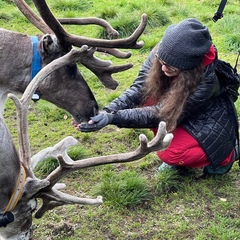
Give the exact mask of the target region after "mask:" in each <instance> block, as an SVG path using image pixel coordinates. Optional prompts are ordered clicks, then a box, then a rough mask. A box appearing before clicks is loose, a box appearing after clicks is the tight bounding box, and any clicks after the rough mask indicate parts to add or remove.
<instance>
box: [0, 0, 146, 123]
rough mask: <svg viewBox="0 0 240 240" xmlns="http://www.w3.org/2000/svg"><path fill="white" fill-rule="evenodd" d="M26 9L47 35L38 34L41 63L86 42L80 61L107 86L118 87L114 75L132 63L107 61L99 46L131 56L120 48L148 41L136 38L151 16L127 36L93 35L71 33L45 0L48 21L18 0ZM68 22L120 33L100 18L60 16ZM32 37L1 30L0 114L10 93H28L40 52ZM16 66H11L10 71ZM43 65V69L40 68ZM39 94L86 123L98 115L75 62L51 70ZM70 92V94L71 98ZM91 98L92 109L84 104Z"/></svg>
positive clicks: (38, 4) (42, 7)
mask: <svg viewBox="0 0 240 240" xmlns="http://www.w3.org/2000/svg"><path fill="white" fill-rule="evenodd" d="M14 2H15V4H16V5H17V7H18V8H19V9H20V10H21V11H22V13H23V14H24V15H25V16H26V17H27V18H28V19H29V20H30V21H31V22H32V23H33V25H34V26H36V27H37V28H38V29H40V30H41V31H42V32H43V33H44V34H45V35H43V36H42V37H40V36H39V37H38V44H37V48H38V49H37V50H38V51H37V53H38V54H39V55H40V56H39V58H40V62H39V63H38V65H39V66H40V68H42V67H44V66H45V65H46V64H48V63H49V62H51V61H52V60H53V59H56V58H58V57H60V56H63V55H64V54H66V53H67V52H69V51H70V50H71V48H72V47H73V46H77V47H81V46H82V45H87V46H88V48H87V49H86V51H85V52H84V55H83V56H82V58H81V60H79V62H80V63H81V64H82V65H84V66H85V67H87V68H88V69H90V70H91V71H92V72H93V73H94V74H95V75H96V76H97V77H98V78H99V79H100V80H101V81H102V83H103V84H104V85H105V86H106V87H107V88H111V89H115V88H116V87H117V85H118V83H117V82H116V81H115V80H113V78H112V74H113V73H117V72H120V71H125V70H127V69H129V68H131V67H132V64H130V63H129V64H123V65H120V66H114V65H112V63H111V62H110V61H106V60H105V61H104V60H101V59H99V58H97V57H95V56H94V53H95V51H96V50H97V51H104V52H106V53H108V54H111V55H114V56H115V57H117V58H128V57H130V55H131V54H130V53H128V52H127V53H125V52H121V51H119V50H117V48H132V49H134V48H140V47H142V46H143V42H139V43H137V42H136V41H137V39H138V38H139V36H140V35H141V34H142V32H143V31H144V29H145V26H146V24H147V17H146V15H143V16H142V21H141V23H140V25H139V27H138V28H137V29H136V30H135V32H134V33H133V34H132V35H131V36H130V37H128V38H125V39H113V40H108V39H104V40H103V39H92V38H86V37H82V36H76V35H73V34H69V33H67V32H66V31H65V30H64V29H63V27H62V26H61V24H60V22H59V21H58V20H57V19H55V17H54V16H53V15H52V13H51V11H50V10H49V8H48V6H47V5H46V2H45V1H33V2H34V3H35V5H36V7H37V9H38V11H39V12H40V14H41V16H42V18H43V20H44V21H43V20H42V19H41V18H40V17H38V16H37V15H36V14H35V13H34V12H33V11H32V10H31V9H30V8H29V6H28V5H27V4H26V3H25V1H24V0H14ZM60 21H62V22H63V23H68V24H80V25H81V24H97V25H100V26H102V27H104V28H106V30H107V31H108V34H109V36H110V38H115V37H117V35H118V33H117V31H116V30H115V29H113V28H112V27H111V25H110V24H109V23H107V22H106V21H104V20H103V19H98V18H79V19H71V20H68V19H60ZM35 45H36V44H33V42H32V41H31V37H30V36H27V35H25V34H21V33H16V32H12V31H7V30H4V29H0V46H1V48H0V62H1V68H0V86H1V90H0V113H2V111H3V108H4V102H5V100H6V96H7V93H9V92H19V93H23V91H24V90H25V89H26V87H27V86H28V84H29V83H30V81H31V79H32V75H31V70H32V69H31V67H32V65H33V59H35V58H34V56H33V54H32V53H33V52H34V51H36V50H35V49H34V46H35ZM9 69H11V71H9ZM39 70H40V69H39ZM37 93H38V94H39V95H40V97H41V98H42V99H45V100H47V101H49V102H51V103H53V104H55V105H57V106H58V107H60V108H63V109H65V110H67V111H68V112H69V113H70V114H71V115H72V116H73V118H74V119H75V121H76V122H79V123H80V122H82V121H86V120H88V119H89V117H90V116H93V115H96V114H97V112H98V105H97V103H96V100H95V98H94V96H93V94H92V92H91V90H90V89H89V87H88V85H87V83H86V82H85V80H84V79H83V77H82V75H81V73H80V72H79V70H78V68H77V65H76V63H72V64H69V65H67V66H64V67H62V68H60V69H58V70H56V71H55V72H53V73H52V74H51V75H49V76H48V77H47V78H46V79H45V80H44V81H43V82H42V83H41V85H40V86H39V87H38V89H37ZM70 96H71V97H70ZM86 103H87V106H88V107H87V108H86V107H85V105H86Z"/></svg>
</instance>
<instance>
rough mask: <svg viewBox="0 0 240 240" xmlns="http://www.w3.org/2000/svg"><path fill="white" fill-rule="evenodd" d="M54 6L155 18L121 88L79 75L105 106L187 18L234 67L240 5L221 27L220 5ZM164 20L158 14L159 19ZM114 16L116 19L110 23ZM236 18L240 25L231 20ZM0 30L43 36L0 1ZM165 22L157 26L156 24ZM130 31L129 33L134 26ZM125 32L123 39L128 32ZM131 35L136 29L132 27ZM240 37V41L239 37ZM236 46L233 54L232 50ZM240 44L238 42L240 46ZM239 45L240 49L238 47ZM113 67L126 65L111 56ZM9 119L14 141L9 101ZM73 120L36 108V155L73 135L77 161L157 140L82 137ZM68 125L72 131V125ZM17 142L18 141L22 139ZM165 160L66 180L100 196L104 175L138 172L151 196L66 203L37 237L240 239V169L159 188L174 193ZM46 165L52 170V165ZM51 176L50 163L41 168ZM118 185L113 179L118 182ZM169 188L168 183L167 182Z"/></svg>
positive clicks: (114, 132)
mask: <svg viewBox="0 0 240 240" xmlns="http://www.w3.org/2000/svg"><path fill="white" fill-rule="evenodd" d="M28 2H30V1H28ZM48 2H49V5H50V6H51V8H52V9H53V11H54V13H55V14H56V16H58V17H64V16H65V17H77V16H81V17H82V16H96V17H108V19H109V20H110V22H111V23H112V24H113V25H114V26H115V27H119V26H121V25H124V21H126V22H129V21H130V20H131V22H132V25H134V23H135V22H138V21H139V20H140V17H141V14H142V13H143V12H146V13H147V14H148V15H149V26H148V27H147V29H146V31H145V33H144V34H143V36H142V37H141V39H143V40H144V41H145V43H146V44H145V47H144V48H143V49H142V50H133V51H132V53H133V56H132V57H131V58H130V59H129V60H128V62H132V63H133V64H134V67H133V68H132V69H131V70H129V71H126V72H124V73H121V74H115V78H116V79H117V80H118V81H119V87H118V89H117V90H115V91H112V90H108V89H105V88H104V87H103V86H102V84H101V83H99V81H98V80H97V79H96V77H95V76H94V75H93V74H92V73H90V72H89V71H87V70H85V69H83V68H82V67H81V66H80V68H81V71H82V72H83V75H84V77H85V79H86V80H87V81H88V84H89V85H90V86H91V88H92V90H93V92H94V93H95V96H96V99H97V101H98V102H99V105H100V107H103V106H104V105H107V104H108V103H109V102H110V101H111V100H112V99H114V98H115V97H116V96H118V95H119V94H121V92H123V91H124V90H125V89H126V88H127V87H129V86H130V84H131V82H132V81H133V79H134V77H136V75H137V72H138V70H139V68H140V66H141V64H142V62H143V61H144V59H145V57H146V55H147V52H148V51H149V49H150V48H151V47H153V46H154V45H155V44H156V43H157V42H158V41H159V39H160V38H161V36H162V35H163V32H164V30H165V29H166V27H167V26H168V25H169V24H170V23H174V22H178V21H180V20H182V19H184V18H186V17H196V18H198V19H200V20H201V21H203V22H204V23H205V24H207V25H208V26H209V29H210V31H211V32H212V36H213V40H214V42H215V44H216V45H217V47H218V50H219V55H220V57H221V58H224V59H226V60H228V61H230V62H231V63H232V64H233V63H234V61H235V57H236V54H235V52H236V47H235V45H236V44H235V42H233V40H232V37H233V36H234V37H236V38H237V37H238V36H239V25H240V22H239V14H240V12H239V11H240V10H239V2H238V1H234V0H233V1H231V2H229V3H228V5H227V7H226V9H225V12H224V18H223V19H221V20H219V22H217V23H213V22H212V21H211V17H212V16H213V13H214V12H215V11H216V9H217V7H218V3H219V2H220V0H201V1H198V0H181V1H180V0H176V1H171V0H159V1H154V0H150V1H147V3H146V1H142V0H138V1H131V2H130V1H124V0H122V1H116V2H113V1H106V0H105V1H91V2H89V1H81V2H79V1H76V0H72V1H71V0H69V1H67V0H65V1H64V0H62V1H56V0H51V1H50V0H49V1H48ZM159 16H160V17H159ZM111 17H115V18H113V19H111ZM233 20H235V21H233ZM0 23H1V26H2V27H4V28H6V29H9V30H16V31H20V32H22V33H27V34H33V35H35V34H37V33H38V31H37V30H36V29H35V28H34V27H32V26H31V24H29V23H28V22H27V21H25V20H24V18H23V17H21V14H20V13H19V12H18V11H17V10H16V9H15V7H14V6H13V5H12V4H11V1H10V0H9V1H2V2H0ZM156 23H159V24H156ZM128 28H129V29H131V28H130V27H129V26H128ZM128 28H127V27H124V28H123V27H122V28H120V31H121V32H123V34H124V29H128ZM68 29H69V31H72V32H74V33H78V34H81V35H84V36H89V37H96V36H97V35H98V34H101V32H100V30H99V28H96V27H93V26H86V27H68ZM129 31H131V30H129ZM238 40H239V38H238ZM229 42H230V47H231V48H234V51H230V50H229ZM239 42H240V40H239V41H238V43H239ZM238 46H239V45H238ZM111 60H112V61H113V62H114V63H123V62H124V61H123V60H116V59H114V58H111ZM236 104H237V106H239V103H238V102H237V103H236ZM5 117H6V119H7V122H8V124H9V127H10V130H11V132H12V134H13V136H14V139H15V141H16V137H15V136H16V121H15V118H14V117H15V107H14V106H13V104H12V103H11V102H10V101H8V102H7V105H6V111H5ZM70 119H71V117H70V116H69V114H67V113H66V112H65V111H63V110H60V109H58V108H56V107H55V106H52V105H51V104H49V103H46V102H44V101H40V102H38V103H37V104H33V103H32V108H31V109H30V115H29V130H30V141H31V145H32V152H33V153H36V152H37V151H39V150H41V149H43V148H45V147H48V146H50V145H53V144H55V143H56V142H58V141H60V140H61V139H62V138H63V137H65V136H68V135H72V136H74V137H76V138H77V139H79V142H80V143H79V146H78V147H76V148H73V149H71V155H72V156H74V157H75V158H76V159H78V158H82V157H86V156H99V155H105V154H110V153H118V152H124V151H129V150H130V149H133V148H134V147H135V146H137V144H138V135H139V134H140V133H142V132H144V133H145V134H147V135H148V136H149V137H151V134H150V133H149V132H148V131H147V130H132V129H117V128H115V127H112V126H110V127H106V128H105V129H103V130H101V131H99V132H98V133H89V134H83V133H80V132H76V131H75V129H74V128H73V127H72V126H71V124H70V121H71V120H70ZM67 126H68V127H67ZM16 142H17V141H16ZM159 164H160V163H159V162H158V161H157V158H156V156H155V154H150V155H149V156H147V157H146V158H144V159H143V160H141V161H137V162H134V163H128V164H122V165H113V166H101V167H96V168H93V169H84V170H82V171H78V172H76V173H74V174H72V175H70V176H69V177H68V178H65V179H64V182H66V183H67V186H68V191H69V192H71V193H74V194H76V195H78V196H81V195H84V194H86V195H89V196H94V195H95V191H94V190H95V188H94V186H96V185H97V183H101V182H102V180H103V179H104V174H106V173H109V172H114V173H117V174H118V173H119V174H120V173H121V172H123V171H126V170H128V171H132V172H137V173H138V174H139V176H141V177H142V178H144V179H146V180H147V184H148V191H149V193H148V198H147V199H145V200H144V201H143V202H142V204H140V205H138V206H135V207H117V206H115V207H114V206H111V202H105V204H103V205H102V206H100V207H92V206H84V207H79V206H65V207H60V208H58V209H57V210H56V211H51V212H49V213H47V214H46V215H44V217H43V218H42V219H41V220H34V223H35V227H36V229H35V234H34V236H35V238H36V239H47V237H49V238H48V239H86V240H87V239H144V240H145V239H199V240H200V239H201V240H202V239H224V240H225V239H239V238H240V233H239V228H240V221H239V213H240V212H239V207H240V206H239V180H238V178H239V170H238V167H237V164H235V165H234V167H233V170H232V171H231V172H230V173H229V174H228V175H226V176H223V177H219V178H214V179H213V178H210V179H201V178H197V179H196V174H194V175H190V176H187V177H185V178H183V179H181V181H179V179H178V180H177V181H175V182H173V181H172V179H171V181H172V182H171V183H173V185H174V186H175V189H174V191H161V189H159V188H158V187H156V186H157V185H159V186H160V188H161V187H163V188H164V187H165V189H168V186H169V185H168V183H167V181H166V179H167V178H166V177H165V178H163V179H160V180H161V181H160V184H159V182H158V181H157V179H156V177H155V173H156V168H157V167H158V165H159ZM48 167H49V168H50V167H51V166H49V163H48ZM42 169H44V171H46V166H42V167H41V169H39V172H38V174H39V175H41V174H42V173H41V170H42ZM113 181H114V180H113ZM164 184H165V185H164Z"/></svg>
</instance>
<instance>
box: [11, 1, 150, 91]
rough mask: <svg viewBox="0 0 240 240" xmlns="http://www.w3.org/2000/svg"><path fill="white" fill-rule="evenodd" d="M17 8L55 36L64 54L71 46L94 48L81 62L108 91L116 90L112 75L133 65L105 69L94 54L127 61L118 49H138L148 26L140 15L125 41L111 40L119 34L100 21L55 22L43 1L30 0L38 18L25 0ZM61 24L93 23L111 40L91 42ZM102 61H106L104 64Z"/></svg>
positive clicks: (44, 30) (129, 54) (77, 19)
mask: <svg viewBox="0 0 240 240" xmlns="http://www.w3.org/2000/svg"><path fill="white" fill-rule="evenodd" d="M14 2H15V4H16V5H17V7H18V8H19V9H20V10H21V12H22V13H23V14H24V15H25V17H27V18H28V19H29V21H31V22H32V23H33V24H34V25H35V26H36V27H37V28H38V29H40V30H41V31H42V32H44V33H54V34H55V35H56V37H57V39H58V42H59V43H60V45H61V47H62V48H63V49H65V50H66V51H69V50H70V49H71V48H72V46H76V47H81V46H82V45H85V44H86V45H88V46H89V47H93V49H94V51H92V52H91V54H89V55H88V57H87V58H82V59H81V60H80V62H81V63H82V64H83V65H84V66H85V67H87V68H88V69H90V70H91V71H92V72H93V73H94V74H95V75H96V76H97V77H98V78H99V79H100V81H102V83H103V84H104V85H105V86H106V87H107V88H110V89H115V88H116V87H117V86H118V83H117V81H115V80H114V79H113V78H112V74H113V73H117V72H121V71H125V70H128V69H129V68H131V67H132V66H133V65H132V64H124V65H120V66H113V65H112V63H111V66H110V65H109V66H105V65H104V64H101V66H100V65H99V62H100V61H101V60H100V59H96V58H95V57H93V54H94V52H95V51H98V52H104V53H107V54H110V55H113V56H115V57H117V58H129V57H130V56H131V53H130V52H123V51H120V50H119V49H117V48H122V49H136V48H141V47H142V46H143V44H144V42H143V41H139V42H137V40H138V38H139V37H140V35H141V34H142V33H143V31H144V29H145V27H146V25H147V15H146V14H143V15H142V19H141V23H140V24H139V26H138V27H137V28H136V30H135V31H134V32H133V34H132V35H131V36H130V37H128V38H123V39H113V38H117V37H118V32H117V31H116V30H115V29H114V28H113V27H112V26H111V25H110V24H109V23H108V22H107V21H106V20H104V19H100V18H74V19H66V18H63V19H61V18H60V19H56V18H55V17H54V15H53V14H52V12H51V11H50V9H49V8H48V6H47V4H46V1H45V0H33V2H34V4H35V6H36V8H37V10H38V12H39V13H40V15H41V17H42V19H43V20H42V19H41V18H39V17H38V16H37V15H36V14H35V13H34V12H33V11H32V10H31V8H30V7H29V6H28V5H27V4H26V3H25V1H24V0H14ZM61 23H63V24H78V25H86V24H96V25H100V26H102V27H104V28H105V29H106V31H107V33H108V36H109V38H110V39H94V38H87V37H82V36H77V35H74V34H70V33H67V32H66V31H65V29H64V28H63V27H62V25H61ZM103 62H105V61H103Z"/></svg>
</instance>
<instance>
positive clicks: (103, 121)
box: [79, 113, 113, 132]
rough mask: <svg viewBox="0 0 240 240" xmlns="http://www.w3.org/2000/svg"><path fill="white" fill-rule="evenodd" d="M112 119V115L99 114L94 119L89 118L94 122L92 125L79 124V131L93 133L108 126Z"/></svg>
mask: <svg viewBox="0 0 240 240" xmlns="http://www.w3.org/2000/svg"><path fill="white" fill-rule="evenodd" d="M112 119H113V114H109V113H100V114H99V115H97V116H95V117H91V120H92V121H93V122H94V123H93V124H89V123H81V125H80V128H79V130H80V131H81V132H94V131H97V130H100V129H101V128H103V127H105V126H107V125H108V124H110V123H111V122H112Z"/></svg>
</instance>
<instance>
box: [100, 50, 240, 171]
mask: <svg viewBox="0 0 240 240" xmlns="http://www.w3.org/2000/svg"><path fill="white" fill-rule="evenodd" d="M154 52H155V49H153V50H152V51H151V53H150V55H149V57H148V58H147V60H146V61H145V63H144V64H143V66H142V68H141V70H140V72H139V75H138V77H137V78H136V80H135V81H134V83H133V85H132V86H131V87H130V88H129V89H128V90H126V91H125V92H124V93H123V94H122V95H121V96H120V97H118V98H117V99H115V100H113V101H112V102H111V103H110V104H109V105H108V106H107V107H105V108H104V109H105V110H106V111H107V112H112V113H114V118H113V122H112V123H113V124H115V125H117V126H118V127H126V128H155V127H158V124H159V118H158V117H156V114H155V111H156V109H157V108H160V107H161V106H150V107H139V104H140V100H141V95H142V92H141V91H142V86H143V84H144V82H145V79H146V76H147V74H148V71H149V69H150V67H151V64H152V60H153V58H154ZM216 62H217V60H215V61H214V62H213V63H212V64H210V65H209V66H208V67H207V69H206V77H205V79H204V81H202V82H201V84H200V85H199V86H198V87H197V88H196V90H195V91H194V92H193V93H192V94H191V95H190V96H189V97H188V99H187V102H186V105H185V108H184V112H183V113H182V116H181V118H180V120H179V125H181V126H183V127H184V129H185V130H186V131H188V132H189V133H190V134H191V135H192V136H193V137H194V138H195V139H196V140H197V141H198V143H199V144H200V146H202V148H203V149H204V151H205V153H206V155H207V157H208V159H209V160H210V162H211V165H212V167H213V169H215V168H216V167H217V166H219V164H220V163H221V162H222V161H223V160H224V159H225V158H226V157H227V156H228V155H229V154H230V152H231V151H232V150H233V148H234V146H235V143H236V139H237V136H238V134H237V131H238V121H237V116H236V111H235V107H234V104H233V102H232V101H231V100H230V98H229V97H228V96H227V95H226V93H225V92H224V90H223V87H222V86H221V85H220V83H219V81H218V79H217V77H216V74H215V72H214V68H215V65H216ZM163 120H164V119H163Z"/></svg>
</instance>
